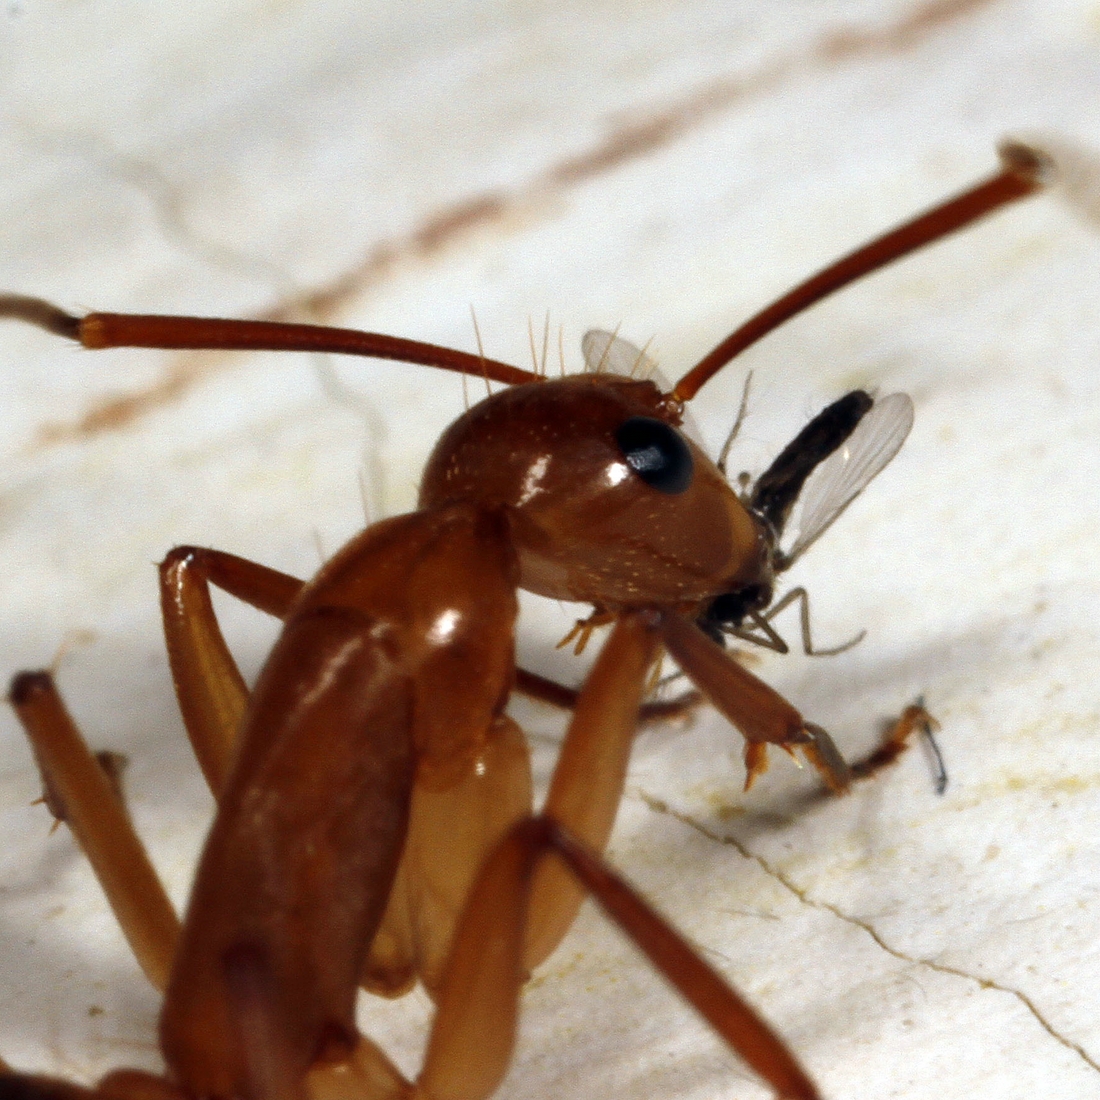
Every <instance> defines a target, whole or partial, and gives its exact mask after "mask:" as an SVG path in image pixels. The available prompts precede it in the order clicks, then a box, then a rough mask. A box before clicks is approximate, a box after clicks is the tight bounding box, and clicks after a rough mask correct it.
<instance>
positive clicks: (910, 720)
mask: <svg viewBox="0 0 1100 1100" xmlns="http://www.w3.org/2000/svg"><path fill="white" fill-rule="evenodd" d="M939 728H940V724H939V722H937V721H936V719H935V718H933V717H932V715H931V714H929V713H928V711H926V710H925V709H924V701H923V700H921V699H918V700H917V701H916V702H915V703H913V704H912V705H911V706H908V707H906V708H905V710H903V711H902V712H901V716H900V717H899V718H898V720H897V721H896V722H894V723H893V724H892V725H891V726H890V728H889V729H888V730H887V732H886V737H885V738H884V739H883V742H882V744H881V745H879V747H878V748H877V749H875V750H874V751H873V752H872V753H870V754H869V755H868V756H865V757H864V758H863V759H862V760H857V761H856V762H855V763H854V764H853V765H852V778H853V779H869V778H871V777H872V776H873V775H875V774H876V773H877V772H880V771H882V769H883V768H886V767H889V766H890V765H891V764H893V762H894V761H895V760H897V758H898V757H899V756H901V754H902V753H903V752H905V750H906V749H907V748H909V742H910V739H911V738H912V735H913V732H914V731H915V730H919V731H920V733H921V735H922V736H923V737H924V738H925V740H926V742H927V744H928V746H929V751H930V752H931V754H932V758H933V761H934V763H935V789H936V794H943V792H944V791H945V790H947V769H946V768H945V767H944V763H943V757H942V756H941V755H940V750H939V746H938V745H937V744H936V740H935V736H934V735H935V731H936V730H938V729H939Z"/></svg>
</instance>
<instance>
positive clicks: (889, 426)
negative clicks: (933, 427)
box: [781, 393, 913, 569]
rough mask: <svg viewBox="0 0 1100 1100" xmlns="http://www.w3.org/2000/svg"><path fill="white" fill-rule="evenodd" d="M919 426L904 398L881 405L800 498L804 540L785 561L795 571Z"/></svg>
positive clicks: (886, 400)
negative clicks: (796, 563) (805, 555)
mask: <svg viewBox="0 0 1100 1100" xmlns="http://www.w3.org/2000/svg"><path fill="white" fill-rule="evenodd" d="M912 426H913V402H912V401H911V400H910V399H909V397H908V396H907V395H906V394H904V393H892V394H890V395H889V396H887V397H883V398H880V399H879V400H877V401H875V403H874V405H873V406H872V407H871V409H870V410H869V411H868V412H867V414H866V415H865V416H864V417H863V419H862V420H861V421H860V422H859V424H858V425H857V427H856V429H855V431H853V432H852V434H851V435H850V436H849V437H848V439H847V440H846V442H845V443H844V444H843V445H842V446H841V447H839V448H838V449H837V450H836V451H835V452H834V453H833V454H831V455H830V456H829V457H828V458H827V459H826V460H825V461H824V462H822V463H821V465H820V466H818V468H817V469H816V470H814V472H813V473H812V474H811V475H810V477H809V479H808V480H807V482H806V486H805V488H804V489H803V490H802V493H801V494H800V496H799V518H798V537H797V538H796V539H795V541H794V543H793V544H792V545H791V548H790V550H789V551H787V552H786V553H785V554H784V555H783V558H782V563H781V564H782V568H784V569H786V568H788V567H790V566H791V565H793V564H794V563H795V562H796V561H797V560H798V559H799V558H800V557H801V556H802V555H803V554H804V553H805V552H806V551H807V550H808V549H809V548H810V547H811V546H812V545H813V544H814V543H815V542H817V540H818V539H819V538H821V536H822V535H823V534H824V533H825V532H826V531H827V530H828V529H829V528H830V527H831V526H832V525H833V523H834V522H835V521H836V519H837V517H838V516H839V515H840V514H841V512H843V511H844V509H845V508H847V507H848V505H849V504H851V503H852V501H853V500H855V499H856V497H857V496H859V494H860V493H862V492H863V490H864V489H866V488H867V486H868V485H869V484H870V482H871V481H872V480H874V478H875V477H876V476H877V475H878V474H880V473H881V472H882V470H883V469H884V468H885V467H886V466H887V465H888V464H889V462H890V460H891V459H892V458H893V457H894V455H896V454H897V453H898V451H899V450H900V449H901V445H902V444H903V443H904V442H905V438H906V436H907V435H908V434H909V429H910V428H912Z"/></svg>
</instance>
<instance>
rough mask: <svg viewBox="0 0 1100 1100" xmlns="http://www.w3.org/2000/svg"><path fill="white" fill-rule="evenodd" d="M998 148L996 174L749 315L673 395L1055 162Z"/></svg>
mask: <svg viewBox="0 0 1100 1100" xmlns="http://www.w3.org/2000/svg"><path fill="white" fill-rule="evenodd" d="M998 152H999V153H1000V156H1001V166H1002V167H1001V170H1000V171H999V172H998V173H996V175H993V176H990V177H989V178H988V179H985V180H983V181H982V182H981V183H978V184H976V185H975V186H973V187H970V188H968V189H967V190H966V191H963V192H962V193H961V194H959V195H956V196H955V197H954V198H952V199H948V200H947V201H946V202H942V203H940V204H939V205H938V206H934V207H932V209H931V210H927V211H925V212H924V213H923V214H918V215H917V216H916V217H915V218H911V219H910V220H909V221H907V222H903V223H902V224H901V225H899V226H897V227H896V228H895V229H891V230H889V231H888V232H886V233H884V234H882V235H881V236H879V237H875V238H874V239H873V240H871V241H868V242H867V244H865V245H863V246H862V247H861V248H857V249H856V250H855V251H854V252H849V253H848V255H847V256H842V257H841V258H840V259H839V260H837V261H836V262H835V263H832V264H830V265H829V266H828V267H826V268H824V269H822V270H821V271H819V272H818V273H817V274H816V275H811V276H810V278H808V279H806V280H805V281H804V282H801V283H799V284H798V285H797V286H795V287H793V288H792V289H791V290H789V291H787V293H786V294H784V295H783V296H782V297H781V298H779V299H777V300H776V301H774V302H772V304H771V305H770V306H766V307H765V308H764V309H762V310H761V311H760V312H759V313H757V314H756V315H755V316H753V317H750V318H749V319H748V320H747V321H746V322H745V323H744V324H743V325H741V326H740V328H737V329H735V330H734V331H733V332H732V333H731V334H730V335H729V336H727V337H726V339H725V340H723V341H722V342H721V343H720V344H719V345H718V346H717V347H716V348H714V350H713V351H711V352H710V353H709V354H707V355H705V356H703V358H702V359H701V360H700V361H699V362H698V363H696V364H695V366H694V367H692V368H691V370H689V371H688V372H687V374H685V375H684V376H683V378H681V379H680V381H679V382H677V383H676V386H675V388H674V389H673V391H672V394H671V397H672V399H673V400H674V401H681V402H682V401H690V400H691V398H693V397H694V396H695V395H696V394H697V393H698V392H699V390H700V389H701V388H702V387H703V386H704V385H705V384H706V383H707V382H709V381H710V379H711V378H713V377H714V376H715V375H716V374H717V373H718V372H719V371H720V370H721V369H722V368H723V367H724V366H725V365H726V364H727V363H728V362H729V361H730V360H731V359H733V358H734V356H737V355H740V354H741V352H743V351H744V350H745V349H746V348H747V347H750V346H751V345H752V344H755V343H756V341H757V340H759V339H761V338H762V337H764V336H767V334H768V333H769V332H771V331H773V330H774V329H776V328H778V327H779V326H780V325H781V324H783V322H784V321H787V320H789V319H790V318H791V317H794V316H795V314H797V313H801V312H802V311H803V310H806V309H809V307H810V306H812V305H814V304H815V303H817V302H820V301H821V299H822V298H827V297H828V296H829V295H830V294H832V293H833V292H834V291H837V290H839V289H840V288H841V287H844V286H847V285H848V284H849V283H853V282H855V281H856V280H857V279H861V278H863V276H864V275H869V274H870V273H871V272H872V271H877V270H878V269H879V268H880V267H883V266H885V265H886V264H888V263H892V262H893V261H894V260H898V259H900V258H901V257H902V256H906V255H908V254H909V253H910V252H914V251H916V249H918V248H922V247H923V246H924V245H926V244H931V243H932V242H933V241H938V240H939V239H940V238H942V237H946V236H948V235H949V234H951V233H954V232H955V231H956V230H958V229H962V227H963V226H965V225H969V224H970V223H971V222H975V221H978V220H979V219H980V218H984V217H985V216H986V215H987V214H991V213H993V211H994V210H997V209H998V208H999V207H1002V206H1005V205H1006V204H1008V203H1010V202H1015V201H1016V200H1017V199H1022V198H1024V197H1025V196H1027V195H1030V194H1032V193H1033V192H1034V191H1037V190H1039V188H1040V187H1042V186H1043V185H1044V184H1045V183H1046V182H1048V180H1049V178H1050V177H1051V176H1052V174H1053V170H1054V166H1053V162H1052V161H1051V159H1050V158H1049V157H1048V156H1047V155H1046V154H1045V153H1043V152H1041V151H1040V150H1038V149H1032V148H1030V147H1029V146H1027V145H1023V144H1021V143H1019V142H1011V141H1009V142H1004V143H1002V145H1001V146H1000V148H999V149H998Z"/></svg>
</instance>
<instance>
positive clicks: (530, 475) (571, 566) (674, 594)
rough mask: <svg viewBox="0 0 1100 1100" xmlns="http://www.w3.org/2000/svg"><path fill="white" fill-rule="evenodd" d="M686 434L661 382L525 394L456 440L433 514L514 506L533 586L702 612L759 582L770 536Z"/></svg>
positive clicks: (432, 493) (428, 502) (542, 388)
mask: <svg viewBox="0 0 1100 1100" xmlns="http://www.w3.org/2000/svg"><path fill="white" fill-rule="evenodd" d="M679 425H680V406H679V404H678V403H677V402H675V401H670V400H669V398H668V397H667V396H666V395H665V394H663V393H662V392H661V390H660V389H659V388H658V386H657V385H656V384H655V383H654V382H652V381H643V380H636V379H631V378H624V377H621V376H619V375H615V374H584V375H575V376H572V377H568V378H561V379H555V380H551V381H544V382H537V383H532V384H530V385H524V386H516V387H513V388H512V389H509V390H504V391H501V392H500V393H497V394H494V395H493V396H492V397H490V398H488V399H486V400H485V401H483V402H481V403H480V404H479V405H476V406H475V407H474V408H472V409H470V410H469V411H468V412H467V413H466V414H465V415H464V416H463V417H461V418H460V419H459V420H457V421H456V422H455V423H454V424H453V425H452V426H451V427H450V428H449V429H448V430H447V431H446V432H445V433H444V435H443V437H442V438H441V439H440V441H439V444H438V445H437V447H436V449H435V451H434V452H433V454H432V457H431V458H430V459H429V461H428V465H427V468H426V470H425V474H424V481H423V483H422V486H421V491H420V501H421V505H422V506H433V505H437V504H443V503H455V502H459V501H468V502H470V503H471V504H474V505H476V506H477V507H478V508H500V509H502V510H503V511H504V512H505V513H506V515H507V517H508V521H509V525H510V529H511V532H512V541H513V545H514V546H515V549H516V551H517V555H518V558H519V565H520V575H521V584H522V586H523V587H524V588H527V589H528V590H530V591H533V592H537V593H539V594H540V595H545V596H550V597H553V598H555V599H566V600H577V601H583V602H588V603H593V604H597V605H599V606H601V607H606V608H615V607H623V606H638V605H645V604H649V603H664V604H667V603H688V604H697V603H699V602H701V601H703V600H706V599H707V598H709V597H711V596H713V595H714V594H715V593H717V592H722V591H726V590H728V589H729V588H731V587H733V586H735V585H737V584H744V583H745V582H746V581H747V580H748V579H749V578H750V577H751V575H752V574H753V572H754V571H755V569H756V566H757V563H758V561H759V559H760V549H759V547H758V542H759V534H758V525H757V523H756V522H755V521H754V520H753V519H752V517H751V516H750V515H749V514H748V513H747V511H746V510H745V508H744V506H743V505H742V504H741V502H740V501H739V500H738V498H737V496H736V494H735V493H734V492H733V491H732V490H731V489H730V487H729V485H728V484H727V482H726V480H725V479H724V478H723V477H722V475H721V473H720V472H719V471H718V469H717V467H715V465H714V464H713V463H712V462H711V461H710V459H709V458H707V456H706V455H705V454H704V453H703V452H702V450H700V449H699V448H698V447H697V446H696V444H695V443H694V442H693V441H692V440H691V439H690V438H689V437H688V436H686V435H684V434H683V433H682V432H681V431H680V430H679Z"/></svg>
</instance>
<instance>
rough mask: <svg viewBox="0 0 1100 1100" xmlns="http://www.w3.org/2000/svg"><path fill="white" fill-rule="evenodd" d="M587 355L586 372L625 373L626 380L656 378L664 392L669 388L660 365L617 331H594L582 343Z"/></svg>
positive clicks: (586, 334) (585, 360)
mask: <svg viewBox="0 0 1100 1100" xmlns="http://www.w3.org/2000/svg"><path fill="white" fill-rule="evenodd" d="M581 350H582V351H583V352H584V369H585V370H586V371H587V372H588V373H589V374H604V373H606V374H621V375H623V376H624V377H625V378H652V379H653V381H654V382H656V383H657V385H658V386H660V387H661V389H662V390H667V389H668V388H669V386H668V383H667V382H666V380H665V379H664V378H662V377H661V373H660V371H659V370H658V369H657V363H656V361H655V360H653V359H651V358H650V357H649V356H648V355H646V353H645V352H644V351H643V350H642V349H641V348H638V347H635V346H634V345H633V344H632V343H631V342H630V341H629V340H622V339H620V338H619V337H618V336H616V335H615V334H614V333H613V332H604V330H603V329H599V328H594V329H590V330H589V331H588V332H586V333H585V334H584V338H583V339H582V340H581Z"/></svg>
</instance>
